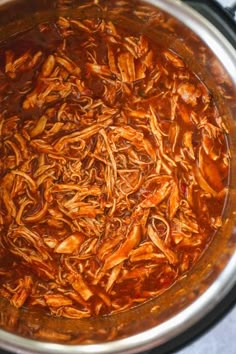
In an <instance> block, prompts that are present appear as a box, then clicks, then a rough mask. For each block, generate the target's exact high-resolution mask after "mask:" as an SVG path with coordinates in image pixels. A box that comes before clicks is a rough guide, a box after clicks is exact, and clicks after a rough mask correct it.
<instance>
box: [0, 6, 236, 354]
mask: <svg viewBox="0 0 236 354" xmlns="http://www.w3.org/2000/svg"><path fill="white" fill-rule="evenodd" d="M10 1H11V0H4V1H2V2H1V5H2V4H5V3H7V2H10ZM145 1H146V2H147V3H149V4H151V5H154V6H156V7H157V8H160V9H161V10H164V11H166V12H167V13H169V14H170V15H172V16H173V17H175V18H177V19H178V20H180V21H182V22H183V23H184V24H185V25H186V26H187V27H189V28H190V29H191V30H192V31H193V32H195V33H196V34H197V35H198V36H199V37H200V38H201V39H202V40H203V42H205V43H206V44H207V46H208V47H209V48H210V49H211V50H212V52H213V53H214V54H215V55H216V56H217V58H218V59H219V61H220V62H221V63H222V64H223V66H224V68H225V69H226V71H227V72H228V74H229V76H230V78H231V79H232V82H233V83H234V85H235V87H236V50H235V49H234V48H233V46H232V45H231V44H230V43H229V42H228V41H227V39H226V38H225V37H224V35H223V34H222V33H220V31H219V30H218V29H217V28H216V27H215V26H213V25H212V24H211V23H210V22H209V21H208V20H207V19H205V18H204V17H203V16H202V15H200V14H199V13H197V12H196V11H195V10H193V9H191V8H190V7H189V6H187V5H185V4H183V3H182V2H181V1H180V0H174V1H173V0H164V1H163V0H145ZM234 214H235V213H234ZM234 216H235V215H234ZM233 232H235V233H236V229H235V228H234V230H233ZM235 264H236V251H235V252H234V254H233V256H232V257H231V259H230V260H229V262H228V263H227V265H226V266H225V268H224V270H223V271H222V272H221V273H220V275H219V276H218V277H217V279H216V280H215V281H214V283H213V284H212V285H211V286H210V287H209V288H208V289H207V290H206V291H205V292H204V293H203V294H202V295H201V296H199V298H198V299H197V300H195V301H194V302H193V303H192V304H190V305H189V306H188V307H187V308H186V309H184V310H182V311H181V312H180V313H179V314H177V315H175V316H174V317H172V318H171V319H169V320H167V321H165V322H164V323H162V324H159V325H157V326H154V327H153V328H151V329H149V330H146V331H143V332H141V333H139V334H136V335H132V336H129V337H127V338H124V339H119V340H114V341H110V342H106V343H99V344H83V345H66V344H55V343H50V342H41V341H35V340H32V339H27V338H24V337H21V336H18V335H15V334H11V333H9V332H6V331H4V330H0V345H1V347H3V348H5V349H7V350H11V351H15V350H17V353H22V354H23V353H32V354H36V353H47V354H61V353H70V354H93V353H98V354H108V353H111V352H112V353H113V354H121V353H126V354H132V353H135V352H137V351H139V352H140V351H145V350H149V349H151V348H154V347H155V346H159V345H162V344H164V343H166V342H167V341H169V340H171V339H173V338H174V337H176V336H177V335H179V334H181V333H183V332H185V331H186V330H188V329H189V328H190V327H192V326H193V325H194V324H196V323H197V322H198V321H199V320H200V319H202V318H203V317H204V316H206V315H207V314H208V313H209V312H210V311H211V310H212V309H213V308H214V307H215V306H216V305H217V304H219V303H220V301H221V300H222V299H223V298H224V297H225V296H226V295H227V294H228V293H229V292H230V290H231V289H232V288H233V286H234V285H235V284H236V272H235Z"/></svg>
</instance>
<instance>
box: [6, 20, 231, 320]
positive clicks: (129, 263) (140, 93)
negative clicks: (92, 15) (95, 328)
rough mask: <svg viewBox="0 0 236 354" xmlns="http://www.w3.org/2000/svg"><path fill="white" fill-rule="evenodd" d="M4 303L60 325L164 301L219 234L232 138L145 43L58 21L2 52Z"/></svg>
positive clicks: (174, 58) (107, 27)
mask: <svg viewBox="0 0 236 354" xmlns="http://www.w3.org/2000/svg"><path fill="white" fill-rule="evenodd" d="M0 69H1V71H0V101H1V106H0V107H1V112H0V113H1V115H0V156H1V160H0V241H1V243H0V245H1V246H0V253H1V258H0V275H1V278H0V294H1V296H3V297H5V298H7V299H8V300H9V301H10V303H11V304H12V305H14V306H15V307H18V308H20V307H27V308H33V307H34V308H35V307H36V308H43V309H45V311H47V312H48V313H50V314H52V315H56V316H65V317H70V318H84V317H91V316H98V315H105V314H113V313H117V312H120V311H122V310H126V309H129V308H132V307H134V306H137V305H139V304H142V303H143V302H145V301H147V300H148V299H151V298H153V297H156V296H158V295H160V294H161V293H163V292H164V291H166V289H168V288H169V287H170V286H171V285H172V284H173V283H174V282H176V280H177V279H178V278H180V277H181V276H183V275H184V274H185V273H186V272H187V271H188V270H189V269H190V268H191V267H193V266H194V264H195V263H196V261H197V260H198V259H199V257H200V256H201V254H202V253H203V252H204V250H205V249H206V247H207V246H208V244H209V243H210V241H211V240H212V237H213V236H214V234H215V232H216V230H217V229H218V228H219V227H220V226H221V224H222V212H223V207H224V203H225V200H226V196H227V182H228V170H229V151H228V148H227V143H226V133H227V129H226V127H225V125H224V124H223V122H222V119H221V116H220V114H219V111H218V108H217V105H216V102H215V101H214V98H213V96H212V94H211V92H210V91H209V89H208V88H207V87H206V86H205V85H204V83H203V82H201V81H200V79H199V78H198V76H197V75H196V74H195V73H194V72H192V70H191V68H190V67H188V65H187V64H186V63H185V61H184V60H183V58H181V57H179V56H178V55H177V54H176V53H174V52H173V51H171V50H170V49H169V48H168V43H166V46H163V44H159V43H158V41H156V42H154V41H153V40H151V39H150V38H149V36H148V33H146V34H145V33H140V32H139V31H138V30H137V31H136V30H135V28H133V29H132V28H126V27H125V26H123V25H122V24H121V23H119V22H118V23H116V22H115V21H110V20H108V19H76V18H63V17H60V18H58V19H57V20H55V22H47V23H42V24H40V25H38V26H36V27H35V28H33V29H31V30H29V31H26V32H25V33H23V34H18V35H16V36H15V37H14V38H11V39H9V40H8V41H6V42H5V43H2V45H1V48H0Z"/></svg>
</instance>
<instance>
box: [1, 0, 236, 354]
mask: <svg viewBox="0 0 236 354" xmlns="http://www.w3.org/2000/svg"><path fill="white" fill-rule="evenodd" d="M81 5H83V6H81ZM100 5H103V6H102V7H101V6H100ZM104 5H106V6H104ZM137 9H139V10H141V9H142V11H144V12H145V13H146V15H145V17H142V19H138V18H137V16H136V11H137ZM58 16H71V17H80V18H87V17H89V18H90V17H99V18H102V17H105V18H111V19H113V20H114V21H116V22H120V23H122V24H123V25H124V26H126V27H127V28H129V26H136V27H137V28H139V30H140V31H142V32H145V33H146V34H147V35H148V36H149V38H151V39H152V40H153V41H159V42H160V43H168V47H169V48H170V49H172V50H174V51H175V52H177V53H178V54H179V55H181V56H182V57H183V58H184V59H185V62H186V63H187V64H188V65H189V66H190V67H191V68H192V70H193V71H194V72H195V73H197V75H198V76H199V78H200V79H201V80H202V81H203V82H204V83H205V84H206V85H207V86H208V88H209V89H210V90H211V92H212V93H213V95H214V98H215V100H216V102H217V104H218V108H219V111H220V114H221V116H222V119H223V121H224V123H225V125H227V127H228V130H229V140H228V143H229V149H230V151H231V156H232V159H231V165H230V181H229V195H228V199H227V203H226V206H225V210H224V216H223V225H222V227H221V229H220V231H218V232H217V234H216V235H215V237H214V239H213V241H212V243H211V244H210V246H209V248H208V249H207V251H206V252H205V253H204V255H203V256H202V257H201V259H200V260H199V261H198V263H197V265H196V266H195V267H194V268H193V269H192V270H191V271H189V272H188V274H186V275H184V276H183V277H182V278H181V279H179V280H178V281H177V282H176V283H175V284H174V285H173V286H172V287H171V288H170V289H168V291H166V292H165V293H164V294H162V295H160V296H159V297H157V298H155V299H153V300H150V301H148V302H146V303H144V304H143V305H140V306H138V307H136V308H134V309H132V310H129V311H124V312H123V313H120V314H116V315H112V316H104V317H98V318H93V319H83V320H72V319H65V318H56V317H49V316H48V315H46V314H42V313H41V312H40V311H36V310H27V309H24V308H22V309H16V308H13V307H12V306H11V305H9V303H7V302H6V300H4V299H1V300H0V327H1V330H0V345H1V346H2V347H4V348H6V349H10V350H20V351H21V352H33V353H42V352H44V353H62V352H65V353H94V352H97V353H111V352H112V353H121V352H125V353H134V352H136V351H140V350H145V349H149V348H151V347H154V346H158V345H160V344H163V343H165V342H167V341H168V340H170V339H172V338H173V337H174V336H176V335H177V334H179V333H182V332H183V331H184V330H186V329H188V328H189V327H190V326H191V325H193V324H195V323H196V322H197V321H198V320H199V319H200V318H202V317H203V316H205V315H206V314H207V313H208V312H209V311H210V310H211V309H212V308H214V306H216V304H217V303H219V301H220V300H221V299H222V298H223V297H224V296H225V295H226V294H227V293H228V292H229V291H230V289H231V288H232V287H233V285H234V284H235V282H236V272H235V270H236V229H235V210H236V204H235V203H236V202H235V201H236V191H235V186H236V159H235V156H236V127H235V117H236V52H235V50H234V49H233V47H232V46H231V45H230V44H229V43H228V42H227V40H226V39H225V38H224V37H223V35H222V34H221V33H220V32H219V31H218V30H217V29H216V28H214V27H213V26H212V25H211V24H210V23H209V22H207V21H206V20H205V19H204V18H203V17H201V16H200V15H199V14H197V13H196V12H194V11H193V10H191V9H190V8H188V7H187V6H185V5H183V4H182V3H181V2H180V1H173V0H156V1H155V0H150V1H147V2H145V3H142V4H140V3H139V2H138V1H128V0H127V1H126V0H123V1H121V0H114V1H109V0H104V1H102V0H101V1H99V0H98V1H96V0H94V1H79V0H74V1H73V0H58V1H55V0H52V1H46V0H32V1H31V0H18V1H14V0H13V1H11V0H9V1H7V0H6V1H1V5H0V40H1V41H2V40H5V39H7V38H9V37H10V36H11V35H13V34H15V33H19V32H22V31H25V30H27V29H29V28H31V27H33V26H34V25H35V24H37V23H40V22H44V21H49V20H52V19H54V18H56V17H58Z"/></svg>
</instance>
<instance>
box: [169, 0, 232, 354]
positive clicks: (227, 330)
mask: <svg viewBox="0 0 236 354" xmlns="http://www.w3.org/2000/svg"><path fill="white" fill-rule="evenodd" d="M218 2H220V3H221V4H222V5H223V6H231V5H232V4H234V3H235V1H234V0H218ZM206 320H207V319H206ZM175 354H236V294H235V305H234V306H233V307H232V308H231V310H230V311H229V312H228V313H227V314H226V315H225V316H224V317H223V318H221V320H220V321H218V322H217V323H216V324H215V325H214V326H212V327H210V329H208V330H207V331H206V332H204V334H202V335H201V336H200V337H198V338H197V339H196V340H194V341H192V342H191V343H190V344H189V345H187V346H185V347H184V348H182V349H180V350H178V351H176V352H175Z"/></svg>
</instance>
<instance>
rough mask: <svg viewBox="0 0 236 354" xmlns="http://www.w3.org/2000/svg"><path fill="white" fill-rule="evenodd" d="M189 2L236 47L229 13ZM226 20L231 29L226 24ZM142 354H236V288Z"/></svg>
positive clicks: (227, 2) (226, 2) (0, 353)
mask: <svg viewBox="0 0 236 354" xmlns="http://www.w3.org/2000/svg"><path fill="white" fill-rule="evenodd" d="M185 2H188V3H190V5H191V6H193V7H194V8H195V9H197V10H198V11H199V12H203V13H204V11H205V14H206V8H208V10H207V14H206V17H207V18H208V19H209V20H212V21H213V22H214V21H215V23H216V24H217V25H218V28H219V27H220V30H221V32H223V33H224V31H226V32H225V35H226V37H228V39H229V40H231V43H232V41H233V42H234V43H232V44H235V43H236V25H235V23H233V22H232V21H231V19H230V17H229V16H228V14H223V13H222V12H221V10H222V9H220V8H219V7H218V6H217V5H216V2H215V1H214V0H206V1H205V0H204V1H202V0H199V1H198V0H185ZM218 2H219V3H221V4H222V5H223V6H225V7H226V6H231V5H232V4H233V3H235V2H234V1H233V0H218ZM215 6H217V8H216V7H215ZM209 8H210V10H209ZM225 19H226V22H227V23H228V25H229V26H227V25H225V23H224V20H225ZM222 20H223V21H222ZM226 27H227V28H226ZM235 271H236V265H235ZM0 354H9V352H7V351H5V350H3V349H0ZM65 354H69V353H65ZM94 354H96V353H94ZM124 354H125V353H124ZM142 354H236V285H235V287H234V288H233V289H232V291H231V292H230V293H229V294H228V296H227V297H226V298H225V299H224V300H223V301H222V302H221V303H220V304H219V305H218V306H217V307H216V308H215V309H214V310H213V311H211V312H210V313H209V314H208V315H207V316H205V317H204V318H203V319H202V320H201V321H200V322H198V323H197V324H196V325H195V326H194V327H192V328H190V329H189V330H188V331H187V332H185V333H183V334H182V335H180V336H178V337H176V338H174V339H173V340H172V341H170V342H169V343H168V344H166V345H164V346H162V347H159V348H158V349H152V350H150V351H146V352H142Z"/></svg>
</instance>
